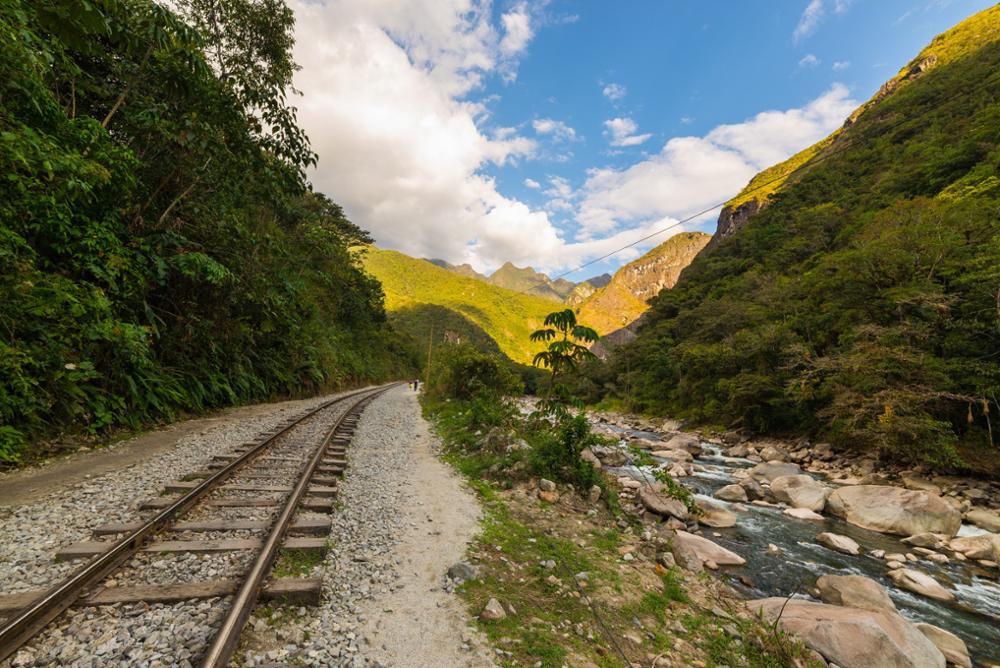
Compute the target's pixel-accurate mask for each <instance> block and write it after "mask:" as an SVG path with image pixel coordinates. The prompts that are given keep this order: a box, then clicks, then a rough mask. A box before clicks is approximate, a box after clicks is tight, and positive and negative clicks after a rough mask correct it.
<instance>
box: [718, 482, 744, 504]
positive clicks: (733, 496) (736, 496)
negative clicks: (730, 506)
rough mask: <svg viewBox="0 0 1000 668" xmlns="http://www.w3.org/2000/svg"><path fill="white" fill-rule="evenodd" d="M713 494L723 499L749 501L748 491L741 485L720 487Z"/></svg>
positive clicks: (737, 501)
mask: <svg viewBox="0 0 1000 668" xmlns="http://www.w3.org/2000/svg"><path fill="white" fill-rule="evenodd" d="M712 496H714V497H715V498H717V499H722V500H723V501H734V502H736V503H746V501H747V491H746V490H745V489H743V488H742V487H740V486H739V485H726V486H725V487H720V488H719V489H717V490H716V491H715V494H713V495H712Z"/></svg>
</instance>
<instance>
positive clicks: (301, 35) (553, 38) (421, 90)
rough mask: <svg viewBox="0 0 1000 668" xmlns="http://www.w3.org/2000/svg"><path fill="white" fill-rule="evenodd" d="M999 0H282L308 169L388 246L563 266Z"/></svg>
mask: <svg viewBox="0 0 1000 668" xmlns="http://www.w3.org/2000/svg"><path fill="white" fill-rule="evenodd" d="M991 4H992V2H989V1H987V0H951V1H948V0H919V1H910V2H907V1H904V0H770V1H765V0H756V1H748V0H741V1H739V2H737V1H735V0H733V1H730V2H721V1H717V2H694V1H691V2H679V1H670V2H665V1H663V0H659V1H630V2H617V3H613V2H605V1H596V0H595V1H589V2H570V1H568V0H551V1H550V2H525V1H523V0H518V1H516V2H495V3H489V2H485V1H477V0H426V1H425V2H417V1H414V0H384V1H383V2H380V3H371V2H367V1H366V0H328V1H327V2H315V1H307V0H293V7H294V8H295V9H296V13H297V17H298V27H297V39H298V44H297V47H296V57H297V60H298V61H299V62H300V63H301V64H302V66H303V70H302V71H301V72H300V73H299V76H298V77H297V79H296V84H297V87H298V88H299V89H300V90H302V91H303V97H302V99H301V100H300V101H299V104H298V106H299V107H300V109H301V118H302V122H303V124H304V125H305V127H306V129H307V131H308V132H309V134H310V136H311V137H312V139H313V143H314V147H315V148H316V149H317V151H318V153H319V155H320V164H319V166H318V168H317V169H316V171H315V172H314V173H313V174H312V179H313V182H314V183H315V185H316V187H317V189H319V190H322V191H324V192H326V193H327V194H329V195H330V196H331V197H333V198H334V199H335V200H337V201H339V202H341V203H342V204H343V205H344V206H345V209H346V210H347V212H348V214H349V215H351V216H352V218H353V219H354V220H355V221H356V222H358V223H359V224H361V225H362V226H364V227H367V228H368V229H370V230H372V232H373V234H374V236H375V237H376V239H377V241H378V243H379V244H380V245H382V246H386V247H390V248H397V249H399V250H402V251H404V252H407V253H409V254H411V255H415V256H424V257H443V258H444V259H447V260H449V261H451V262H456V263H458V262H471V263H472V264H473V265H474V266H476V268H477V269H480V270H485V271H488V270H491V269H494V268H496V267H497V266H498V265H499V264H500V263H502V262H503V261H505V260H511V261H513V262H514V263H515V264H518V265H525V264H532V265H534V266H536V267H538V268H541V269H544V270H546V271H549V272H550V273H559V272H562V271H566V270H568V269H571V268H573V267H575V266H577V265H579V264H581V263H583V262H586V261H588V260H591V259H593V258H594V257H597V256H599V255H602V254H604V253H606V252H608V251H610V250H613V249H615V248H618V247H620V246H623V245H625V244H627V243H630V242H632V241H634V240H635V239H637V238H638V237H639V236H642V235H644V234H646V233H649V232H652V231H655V230H657V229H660V228H662V227H664V226H667V225H670V224H672V223H673V222H675V221H676V220H678V219H679V218H682V217H684V216H685V215H687V214H691V213H694V212H695V211H698V210H700V209H702V208H705V207H707V206H710V205H711V204H714V203H715V202H717V201H722V200H724V199H726V198H728V197H729V196H732V195H733V194H735V192H736V191H738V190H739V188H740V187H741V186H742V185H743V184H745V183H746V181H747V180H748V179H749V178H750V177H751V176H752V175H753V174H754V173H756V171H759V169H762V168H764V167H767V166H768V165H770V164H773V163H774V162H777V161H779V160H781V159H783V158H784V157H787V156H788V155H790V154H792V153H794V152H795V151H797V150H800V149H801V148H804V147H805V146H807V145H809V144H811V143H812V142H814V141H816V140H818V139H820V138H821V137H823V136H825V135H826V134H827V133H829V132H830V131H831V130H833V129H834V128H836V127H838V126H839V125H840V124H841V123H842V122H843V119H844V117H846V115H847V114H848V113H849V112H850V111H851V110H852V109H853V108H854V107H855V106H856V105H857V104H858V103H860V102H861V101H863V100H865V99H867V98H868V97H870V96H871V95H872V94H873V93H874V92H875V90H877V88H878V87H879V86H880V85H881V84H882V83H883V82H884V81H886V80H887V79H889V78H890V77H891V76H893V75H894V74H895V73H896V72H897V71H898V70H899V68H900V67H902V66H903V65H904V64H905V63H906V62H907V61H908V60H909V59H910V58H912V57H913V56H915V55H916V54H917V53H918V51H919V50H920V49H921V48H922V47H923V46H925V45H926V44H927V43H928V42H929V41H930V39H931V38H933V36H934V35H936V34H938V33H940V32H942V31H944V30H946V29H947V28H949V27H950V26H952V25H954V24H955V23H957V22H959V21H960V20H962V19H963V18H965V17H967V16H969V15H971V14H973V13H975V12H977V11H979V10H981V9H984V8H986V7H988V6H990V5H991ZM717 215H718V212H717V211H714V212H712V213H711V214H709V215H707V216H704V217H703V218H701V219H699V220H697V221H694V222H693V224H688V225H686V226H684V228H683V229H702V230H705V231H708V232H711V231H713V230H714V227H715V218H716V216H717ZM668 236H669V233H668V234H665V235H663V236H662V237H657V238H655V239H653V240H651V241H650V242H646V243H644V244H641V245H640V246H639V247H637V248H636V249H633V250H630V251H626V252H624V253H621V254H618V255H616V256H614V257H613V258H611V259H609V260H607V261H603V262H601V263H599V264H597V265H594V266H591V267H588V268H587V269H585V270H583V271H581V272H579V273H578V274H573V275H571V276H570V278H575V279H582V278H586V277H587V276H589V275H592V274H595V273H600V272H602V271H613V270H614V269H615V268H616V267H617V266H619V265H620V264H622V263H623V262H626V261H629V260H631V259H633V258H634V257H636V256H637V255H638V254H639V253H640V252H642V251H643V250H646V249H648V248H649V247H651V245H653V244H655V243H658V242H660V241H662V240H664V239H666V238H667V237H668Z"/></svg>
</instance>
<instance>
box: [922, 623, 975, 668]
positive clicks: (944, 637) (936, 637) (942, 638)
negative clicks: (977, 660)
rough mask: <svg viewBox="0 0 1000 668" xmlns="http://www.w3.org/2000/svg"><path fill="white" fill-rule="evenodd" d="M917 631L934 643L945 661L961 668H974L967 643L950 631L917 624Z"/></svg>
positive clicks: (930, 625)
mask: <svg viewBox="0 0 1000 668" xmlns="http://www.w3.org/2000/svg"><path fill="white" fill-rule="evenodd" d="M915 626H916V627H917V630H918V631H920V632H921V633H923V634H924V635H925V636H927V639H928V640H930V641H931V642H932V643H934V646H935V647H937V648H938V649H939V650H941V653H942V654H944V658H945V661H947V662H948V663H950V664H953V665H956V666H960V667H961V668H972V658H971V657H970V656H969V648H968V647H966V646H965V641H964V640H962V639H961V638H959V637H958V636H957V635H955V634H954V633H952V632H950V631H945V630H944V629H942V628H940V627H938V626H934V625H933V624H925V623H924V622H917V623H916V625H915Z"/></svg>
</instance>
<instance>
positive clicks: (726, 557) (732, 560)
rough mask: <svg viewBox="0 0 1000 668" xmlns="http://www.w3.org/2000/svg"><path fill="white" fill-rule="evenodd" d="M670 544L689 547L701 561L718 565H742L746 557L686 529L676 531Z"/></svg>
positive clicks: (675, 554)
mask: <svg viewBox="0 0 1000 668" xmlns="http://www.w3.org/2000/svg"><path fill="white" fill-rule="evenodd" d="M672 544H673V545H681V546H683V547H684V548H689V549H690V550H691V551H692V552H694V554H696V555H697V556H698V558H700V559H701V560H702V561H703V562H705V561H714V562H715V563H716V564H718V565H720V566H742V565H743V564H745V563H746V559H744V558H743V557H741V556H740V555H738V554H736V553H735V552H731V551H730V550H727V549H726V548H724V547H722V546H721V545H717V544H716V543H713V542H712V541H710V540H709V539H707V538H703V537H701V536H696V535H694V534H693V533H688V532H687V531H678V532H676V533H675V534H674V537H673V539H672ZM674 556H675V557H676V556H677V553H676V552H675V553H674Z"/></svg>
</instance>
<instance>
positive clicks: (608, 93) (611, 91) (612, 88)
mask: <svg viewBox="0 0 1000 668" xmlns="http://www.w3.org/2000/svg"><path fill="white" fill-rule="evenodd" d="M601 93H603V94H604V97H606V98H608V99H609V100H611V101H612V102H617V101H618V100H621V99H622V98H624V97H625V96H626V95H627V94H628V89H627V88H625V86H623V85H621V84H616V83H609V84H608V85H607V86H605V87H604V89H603V90H602V91H601Z"/></svg>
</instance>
